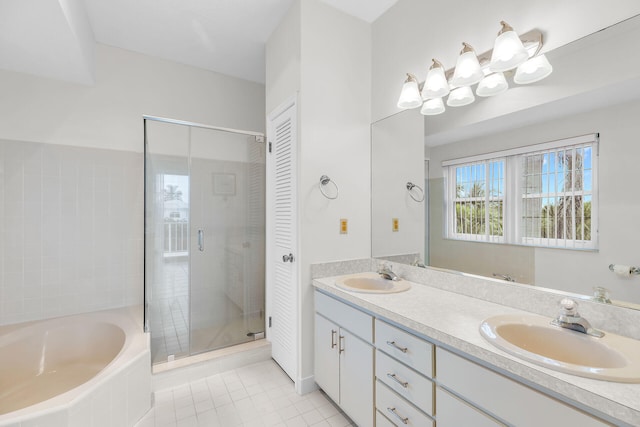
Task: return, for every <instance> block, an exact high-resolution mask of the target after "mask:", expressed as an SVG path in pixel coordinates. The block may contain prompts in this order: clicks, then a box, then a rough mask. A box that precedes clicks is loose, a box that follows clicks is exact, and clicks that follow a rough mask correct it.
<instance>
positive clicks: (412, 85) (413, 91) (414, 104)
mask: <svg viewBox="0 0 640 427" xmlns="http://www.w3.org/2000/svg"><path fill="white" fill-rule="evenodd" d="M421 105H422V97H421V96H420V89H419V88H418V81H417V80H416V78H415V77H414V76H413V75H411V74H407V80H405V82H404V85H402V92H400V98H399V99H398V108H402V109H403V110H406V109H408V108H418V107H419V106H421Z"/></svg>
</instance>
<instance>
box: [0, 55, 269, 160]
mask: <svg viewBox="0 0 640 427" xmlns="http://www.w3.org/2000/svg"><path fill="white" fill-rule="evenodd" d="M0 93H2V94H3V96H2V97H0V117H1V120H2V126H1V127H0V138H3V139H10V140H17V141H38V142H45V143H52V144H64V145H75V146H80V147H93V148H106V149H110V150H125V151H138V152H142V149H143V145H142V115H143V114H148V115H154V116H161V117H171V118H176V119H181V120H188V121H193V122H199V123H205V124H210V125H215V126H223V127H229V128H234V129H243V130H251V131H256V132H263V131H264V86H263V85H261V84H258V83H253V82H248V81H246V80H241V79H237V78H234V77H229V76H224V75H222V74H218V73H214V72H211V71H205V70H202V69H198V68H194V67H190V66H187V65H182V64H178V63H175V62H170V61H166V60H162V59H158V58H152V57H149V56H145V55H141V54H137V53H134V52H130V51H126V50H122V49H117V48H113V47H109V46H104V45H97V46H96V84H95V85H93V86H83V85H76V84H72V83H65V82H61V81H57V80H50V79H45V78H39V77H33V76H30V75H27V74H22V73H14V72H9V71H0Z"/></svg>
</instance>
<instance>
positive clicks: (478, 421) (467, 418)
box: [436, 387, 504, 427]
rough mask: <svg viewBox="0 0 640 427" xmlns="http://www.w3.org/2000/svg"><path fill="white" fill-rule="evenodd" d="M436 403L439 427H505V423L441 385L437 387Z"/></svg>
mask: <svg viewBox="0 0 640 427" xmlns="http://www.w3.org/2000/svg"><path fill="white" fill-rule="evenodd" d="M436 405H437V407H438V415H437V417H436V419H437V421H438V427H460V426H473V427H504V424H502V423H500V422H498V421H496V420H494V419H493V418H491V417H490V416H488V415H487V414H485V413H484V412H481V411H479V410H478V409H476V408H474V407H473V406H471V405H469V404H468V403H467V402H465V401H463V400H460V399H458V398H457V397H455V396H453V395H452V394H450V393H448V392H447V391H445V390H443V389H441V388H440V387H438V388H437V389H436Z"/></svg>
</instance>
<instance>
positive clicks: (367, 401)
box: [314, 292, 374, 427]
mask: <svg viewBox="0 0 640 427" xmlns="http://www.w3.org/2000/svg"><path fill="white" fill-rule="evenodd" d="M315 306H316V315H315V372H314V375H315V381H316V383H317V384H318V385H319V386H320V388H322V389H323V390H324V391H325V393H327V395H328V396H329V397H330V398H331V399H332V400H333V401H334V402H336V403H337V404H339V405H340V408H342V410H343V411H344V412H345V413H346V414H347V415H348V416H349V417H350V418H351V419H352V420H353V421H354V422H355V423H356V424H358V425H359V426H362V427H365V426H373V425H374V423H373V417H374V409H373V351H374V350H373V346H372V345H371V344H370V342H371V339H372V336H373V318H372V317H371V316H369V315H368V314H365V313H363V312H361V311H359V310H357V309H355V308H353V307H350V306H348V305H346V304H343V303H341V302H339V301H337V300H335V299H333V298H330V297H328V296H326V295H324V294H322V293H319V292H315ZM329 318H330V319H331V320H329Z"/></svg>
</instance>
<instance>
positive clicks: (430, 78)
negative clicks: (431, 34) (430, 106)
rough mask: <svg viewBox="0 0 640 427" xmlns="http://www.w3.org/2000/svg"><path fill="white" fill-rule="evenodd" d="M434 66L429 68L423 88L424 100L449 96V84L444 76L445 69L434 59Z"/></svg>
mask: <svg viewBox="0 0 640 427" xmlns="http://www.w3.org/2000/svg"><path fill="white" fill-rule="evenodd" d="M432 61H433V64H431V67H429V72H428V73H427V78H426V80H425V81H424V87H423V88H422V98H424V99H434V98H442V97H443V96H447V95H448V94H449V82H448V81H447V76H445V74H444V67H443V66H442V63H441V62H440V61H438V60H437V59H432Z"/></svg>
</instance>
